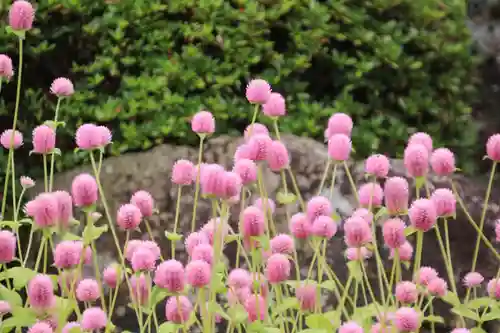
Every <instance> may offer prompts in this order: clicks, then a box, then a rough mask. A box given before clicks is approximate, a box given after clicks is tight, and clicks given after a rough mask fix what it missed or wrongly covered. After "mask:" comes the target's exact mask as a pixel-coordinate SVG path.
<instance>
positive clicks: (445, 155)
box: [431, 148, 455, 176]
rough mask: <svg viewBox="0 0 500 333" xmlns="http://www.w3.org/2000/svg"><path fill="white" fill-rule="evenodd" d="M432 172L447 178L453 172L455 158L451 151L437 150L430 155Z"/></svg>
mask: <svg viewBox="0 0 500 333" xmlns="http://www.w3.org/2000/svg"><path fill="white" fill-rule="evenodd" d="M431 167H432V170H433V171H434V172H435V173H436V175H439V176H449V175H451V174H452V173H453V172H454V171H455V156H454V155H453V153H452V152H451V150H449V149H446V148H438V149H436V150H434V152H433V153H432V155H431Z"/></svg>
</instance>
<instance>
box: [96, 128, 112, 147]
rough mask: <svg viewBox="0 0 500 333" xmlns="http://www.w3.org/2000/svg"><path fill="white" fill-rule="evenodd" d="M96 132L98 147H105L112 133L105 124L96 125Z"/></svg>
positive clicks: (109, 141)
mask: <svg viewBox="0 0 500 333" xmlns="http://www.w3.org/2000/svg"><path fill="white" fill-rule="evenodd" d="M96 134H97V135H98V136H99V147H105V146H107V145H109V144H110V143H111V139H112V138H113V135H112V134H111V131H110V130H109V128H107V127H106V126H97V130H96Z"/></svg>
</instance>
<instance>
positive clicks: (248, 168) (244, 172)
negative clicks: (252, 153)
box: [233, 159, 257, 185]
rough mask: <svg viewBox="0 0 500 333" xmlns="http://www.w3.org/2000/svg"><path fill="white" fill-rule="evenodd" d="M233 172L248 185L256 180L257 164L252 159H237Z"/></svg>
mask: <svg viewBox="0 0 500 333" xmlns="http://www.w3.org/2000/svg"><path fill="white" fill-rule="evenodd" d="M233 172H234V173H236V174H237V175H238V176H240V178H241V182H242V183H243V185H249V184H251V183H253V182H255V181H256V180H257V165H256V164H255V163H254V162H253V161H252V160H249V159H239V160H237V161H236V162H235V163H234V167H233Z"/></svg>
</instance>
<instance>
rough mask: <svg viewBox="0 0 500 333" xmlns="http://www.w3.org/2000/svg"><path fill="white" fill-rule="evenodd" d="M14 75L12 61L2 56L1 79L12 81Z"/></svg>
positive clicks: (0, 64)
mask: <svg viewBox="0 0 500 333" xmlns="http://www.w3.org/2000/svg"><path fill="white" fill-rule="evenodd" d="M13 75H14V69H13V66H12V59H11V58H10V57H9V56H8V55H5V54H0V78H2V79H3V78H6V79H7V80H10V79H11V78H12V76H13Z"/></svg>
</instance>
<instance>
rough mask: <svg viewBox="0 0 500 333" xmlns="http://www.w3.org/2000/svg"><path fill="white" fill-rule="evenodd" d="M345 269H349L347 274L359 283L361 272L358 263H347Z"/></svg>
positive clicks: (361, 277) (361, 276)
mask: <svg viewBox="0 0 500 333" xmlns="http://www.w3.org/2000/svg"><path fill="white" fill-rule="evenodd" d="M347 268H348V269H349V274H350V275H352V277H353V278H354V279H355V280H356V281H361V280H362V279H363V271H362V270H361V266H360V263H359V262H358V261H349V262H348V263H347Z"/></svg>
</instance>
